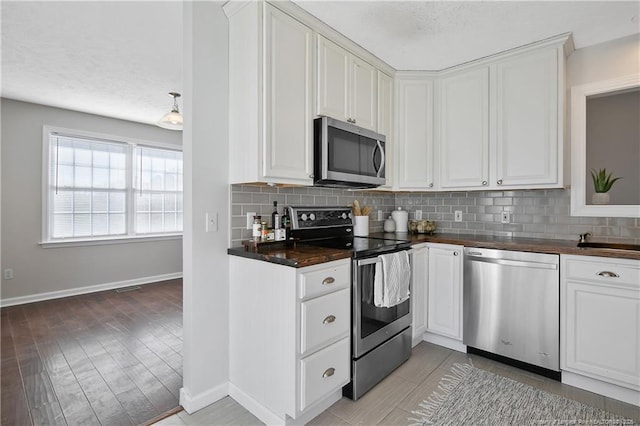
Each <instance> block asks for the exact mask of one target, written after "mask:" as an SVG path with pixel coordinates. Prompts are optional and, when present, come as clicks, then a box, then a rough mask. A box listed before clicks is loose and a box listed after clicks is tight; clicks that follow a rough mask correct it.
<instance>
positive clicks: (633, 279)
mask: <svg viewBox="0 0 640 426" xmlns="http://www.w3.org/2000/svg"><path fill="white" fill-rule="evenodd" d="M585 257H586V256H585ZM565 274H566V278H568V279H574V280H575V279H577V280H588V281H591V282H596V283H601V284H612V285H624V286H632V287H635V288H639V287H640V262H637V261H633V260H621V259H615V258H611V259H604V258H598V257H588V258H583V257H569V256H567V259H566V263H565Z"/></svg>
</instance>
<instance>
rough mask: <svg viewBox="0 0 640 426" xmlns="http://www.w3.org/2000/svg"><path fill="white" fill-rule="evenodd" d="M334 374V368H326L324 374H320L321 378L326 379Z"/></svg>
mask: <svg viewBox="0 0 640 426" xmlns="http://www.w3.org/2000/svg"><path fill="white" fill-rule="evenodd" d="M335 372H336V369H335V368H333V367H331V368H327V369H326V370H324V373H322V378H324V379H326V378H327V377H331V376H333V373H335Z"/></svg>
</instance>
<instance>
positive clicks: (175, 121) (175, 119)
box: [158, 111, 182, 130]
mask: <svg viewBox="0 0 640 426" xmlns="http://www.w3.org/2000/svg"><path fill="white" fill-rule="evenodd" d="M158 126H160V127H162V128H163V129H169V130H182V114H180V113H179V112H177V111H171V112H168V113H166V114H165V115H164V116H162V118H161V119H160V121H158Z"/></svg>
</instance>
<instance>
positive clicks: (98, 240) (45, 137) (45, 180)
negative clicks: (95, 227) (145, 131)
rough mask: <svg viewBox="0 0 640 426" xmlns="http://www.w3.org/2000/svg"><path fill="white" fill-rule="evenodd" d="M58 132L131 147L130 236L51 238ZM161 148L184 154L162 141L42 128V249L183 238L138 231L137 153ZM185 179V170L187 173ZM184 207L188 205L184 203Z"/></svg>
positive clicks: (128, 165)
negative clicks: (52, 165)
mask: <svg viewBox="0 0 640 426" xmlns="http://www.w3.org/2000/svg"><path fill="white" fill-rule="evenodd" d="M52 133H57V134H60V135H64V136H70V137H80V138H87V139H95V140H98V141H105V142H111V143H122V144H126V145H127V170H126V180H127V187H126V193H127V195H126V198H127V210H126V221H127V234H126V235H118V236H108V235H104V236H103V235H101V236H97V237H80V238H61V239H51V238H50V237H49V236H50V223H49V220H50V214H49V208H50V206H51V199H50V198H51V197H50V195H51V192H50V191H49V186H50V182H49V177H50V171H49V155H50V153H49V150H50V136H51V134H52ZM140 146H141V147H149V148H160V149H167V150H172V151H180V152H182V147H181V146H178V145H172V144H167V143H162V142H155V141H148V140H142V139H135V138H130V137H125V136H119V135H111V134H104V133H97V132H90V131H86V130H77V129H68V128H63V127H57V126H50V125H44V126H42V212H41V213H42V228H41V229H42V236H41V241H40V243H39V244H40V246H41V247H44V248H50V247H71V246H88V245H104V244H121V243H131V242H148V241H154V240H155V241H159V240H175V239H181V238H182V232H163V233H157V234H136V233H135V232H134V229H135V211H134V206H135V199H134V196H135V194H134V192H135V191H134V188H133V186H134V182H133V165H132V161H133V158H134V150H135V148H136V147H140ZM183 176H184V171H183ZM183 205H184V203H183Z"/></svg>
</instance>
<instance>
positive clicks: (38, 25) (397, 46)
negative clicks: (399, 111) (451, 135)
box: [0, 0, 640, 124]
mask: <svg viewBox="0 0 640 426" xmlns="http://www.w3.org/2000/svg"><path fill="white" fill-rule="evenodd" d="M296 3H297V4H299V5H300V6H301V7H303V8H304V9H306V10H308V11H309V12H310V13H311V14H313V15H315V16H317V17H318V18H319V19H321V20H323V21H325V22H326V23H327V24H329V25H330V26H332V27H333V28H335V29H336V30H338V31H340V32H341V33H343V34H344V35H346V36H347V37H349V38H351V39H352V40H354V41H355V42H356V43H358V44H360V45H361V46H363V47H364V48H365V49H367V50H369V51H371V52H372V53H374V54H375V55H376V56H378V57H379V58H381V59H382V60H384V61H385V62H387V63H388V64H389V65H391V66H392V67H394V68H396V69H400V70H409V69H424V70H439V69H443V68H447V67H449V66H452V65H456V64H459V63H463V62H467V61H469V60H472V59H476V58H479V57H483V56H487V55H490V54H493V53H496V52H500V51H503V50H506V49H509V48H512V47H516V46H520V45H523V44H527V43H531V42H534V41H537V40H540V39H544V38H546V37H550V36H554V35H557V34H561V33H565V32H572V33H573V37H574V41H575V45H576V47H577V48H581V47H585V46H588V45H592V44H596V43H601V42H604V41H607V40H611V39H616V38H620V37H624V36H626V35H630V34H634V33H638V32H640V28H639V22H638V15H639V14H640V11H639V9H640V2H638V1H633V2H615V1H607V2H592V1H587V2H582V1H580V2H578V1H569V2H555V1H543V2H534V1H527V2H510V1H498V2H490V1H482V2H458V1H433V2H424V1H386V2H385V1H338V2H336V1H297V2H296ZM220 4H222V3H220ZM182 7H183V6H182V3H181V2H180V1H140V2H128V1H127V2H123V1H102V2H97V1H69V2H58V1H7V0H3V1H2V2H1V4H0V13H1V19H2V22H1V25H2V29H1V30H2V70H1V71H2V86H1V90H2V92H1V93H2V96H3V97H6V98H12V99H18V100H23V101H27V102H35V103H41V104H44V105H51V106H57V107H62V108H68V109H72V110H78V111H84V112H89V113H93V114H99V115H105V116H109V117H116V118H122V119H126V120H131V121H138V122H143V123H150V124H153V123H155V121H156V120H158V119H159V118H160V117H161V116H162V115H163V114H164V113H165V112H167V111H168V110H169V109H170V107H171V98H170V97H169V96H168V95H167V93H168V92H170V91H177V92H182V90H183V82H182ZM634 17H635V18H634ZM180 105H182V104H181V103H180Z"/></svg>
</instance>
